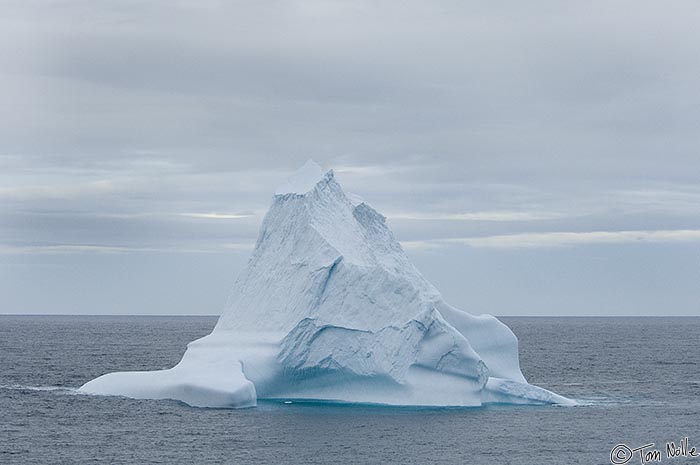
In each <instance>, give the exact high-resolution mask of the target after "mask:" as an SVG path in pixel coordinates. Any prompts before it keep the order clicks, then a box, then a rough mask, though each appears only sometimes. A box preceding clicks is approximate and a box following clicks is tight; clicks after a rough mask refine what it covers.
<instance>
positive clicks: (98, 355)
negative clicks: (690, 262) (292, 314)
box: [0, 315, 700, 465]
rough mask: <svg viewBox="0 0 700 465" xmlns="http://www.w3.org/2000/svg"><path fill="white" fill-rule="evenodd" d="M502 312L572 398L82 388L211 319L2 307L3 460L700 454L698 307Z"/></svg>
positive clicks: (531, 361) (165, 353)
mask: <svg viewBox="0 0 700 465" xmlns="http://www.w3.org/2000/svg"><path fill="white" fill-rule="evenodd" d="M501 320H502V321H504V322H505V323H506V324H507V325H508V326H510V328H511V329H512V330H513V332H514V333H515V334H516V335H517V336H518V338H519V340H520V363H521V367H522V371H523V373H524V374H525V377H526V378H527V379H528V381H530V382H531V383H532V384H536V385H538V386H542V387H545V388H547V389H550V390H553V391H555V392H557V393H559V394H562V395H564V396H567V397H570V398H574V399H577V400H579V405H578V406H576V407H561V406H501V405H499V406H487V407H478V408H415V407H400V408H397V407H381V406H370V405H338V404H323V403H312V402H309V403H303V402H302V403H300V402H293V403H291V404H287V403H284V402H265V401H261V402H259V405H258V407H256V408H248V409H239V410H232V409H205V408H193V407H189V406H187V405H184V404H182V403H179V402H176V401H167V400H161V401H154V400H133V399H126V398H121V397H101V396H92V395H85V394H78V393H77V392H76V388H78V387H79V386H81V385H82V384H83V383H85V382H87V381H89V380H91V379H93V378H95V377H97V376H99V375H101V374H104V373H108V372H112V371H123V370H157V369H162V368H169V367H171V366H173V365H174V364H176V363H177V362H178V361H179V360H180V358H181V356H182V354H183V353H184V351H185V348H186V344H187V343H188V342H190V341H192V340H194V339H196V338H198V337H201V336H204V335H206V334H208V333H209V332H210V331H211V330H212V328H213V327H214V324H215V323H216V318H215V317H172V316H168V317H151V316H16V315H0V464H44V463H47V464H156V463H158V464H324V465H327V464H338V465H349V464H382V465H386V464H421V465H422V464H518V465H520V464H536V465H547V464H556V465H568V464H587V465H590V464H610V463H617V464H621V463H667V464H685V463H690V464H695V463H696V464H698V465H700V457H690V455H691V454H690V452H691V449H692V447H697V450H698V451H700V318H671V317H669V318H666V317H660V318H597V317H596V318H593V317H591V318H549V317H542V318H539V317H527V318H525V317H517V318H501ZM685 438H687V440H686V439H685ZM669 443H672V445H670V447H671V448H672V450H674V451H678V452H679V454H680V453H681V452H683V451H682V450H681V449H683V447H685V446H683V447H681V444H683V445H685V444H687V447H685V449H684V450H685V453H686V455H685V456H683V455H678V456H674V457H668V455H667V444H669ZM640 447H643V448H642V449H638V448H640ZM654 451H658V454H656V452H654ZM650 453H651V454H650ZM611 454H612V455H611ZM648 459H651V460H648ZM657 459H658V460H657Z"/></svg>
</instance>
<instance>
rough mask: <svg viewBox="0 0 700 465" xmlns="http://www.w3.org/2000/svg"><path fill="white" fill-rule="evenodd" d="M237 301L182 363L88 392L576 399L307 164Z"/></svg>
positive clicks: (433, 401)
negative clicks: (552, 385)
mask: <svg viewBox="0 0 700 465" xmlns="http://www.w3.org/2000/svg"><path fill="white" fill-rule="evenodd" d="M231 296H232V297H231V299H230V301H229V303H228V305H227V308H226V309H225V311H224V312H223V314H222V315H221V317H220V318H219V320H218V322H217V324H216V326H215V327H214V329H213V331H212V333H211V334H209V335H208V336H205V337H203V338H201V339H198V340H196V341H194V342H191V343H190V344H188V346H187V350H186V352H185V354H184V356H183V358H182V360H181V361H180V363H178V364H177V365H176V366H175V367H173V368H171V369H168V370H160V371H149V372H122V373H109V374H106V375H103V376H100V377H99V378H97V379H94V380H92V381H90V382H88V383H86V384H85V385H83V386H82V387H81V388H80V391H81V392H84V393H90V394H99V395H119V396H126V397H131V398H136V399H175V400H179V401H182V402H185V403H187V404H189V405H191V406H197V407H217V408H236V407H252V406H255V405H256V403H257V400H258V399H277V400H314V401H334V402H348V403H372V404H388V405H412V406H480V405H483V404H488V403H507V404H566V405H571V404H573V403H574V401H572V400H570V399H567V398H565V397H562V396H560V395H557V394H555V393H553V392H551V391H548V390H546V389H543V388H539V387H537V386H533V385H530V384H528V383H527V381H526V379H525V377H524V376H523V374H522V372H521V370H520V364H519V359H518V339H517V338H516V336H515V335H514V334H513V332H512V331H511V330H510V329H509V328H508V327H507V326H506V325H504V324H503V323H501V322H500V321H499V320H498V319H496V318H495V317H493V316H490V315H480V316H474V315H470V314H469V313H466V312H464V311H461V310H458V309H456V308H454V307H452V306H450V305H449V304H447V303H446V302H445V301H444V299H443V298H442V296H441V295H440V293H439V292H438V290H437V289H436V288H435V287H434V286H433V285H432V284H430V283H429V282H428V281H427V280H426V279H425V278H423V276H422V275H421V274H420V272H419V271H418V270H417V269H416V268H415V267H414V266H413V265H412V264H411V262H410V261H409V259H408V257H407V256H406V254H405V253H404V251H403V250H402V248H401V245H400V244H399V242H398V241H397V240H396V238H395V237H394V234H393V233H392V232H391V230H390V229H389V227H388V226H387V224H386V219H385V217H384V216H382V215H381V214H379V213H378V212H377V211H376V210H374V209H373V208H372V207H370V206H369V205H368V204H367V203H366V202H364V201H363V200H362V199H361V198H359V197H357V196H352V195H346V194H345V192H344V191H343V189H342V188H341V186H340V185H339V184H338V182H337V181H336V179H335V177H334V175H333V171H332V170H330V171H328V172H326V173H324V172H323V170H322V169H321V168H320V167H319V166H318V165H317V164H316V163H314V162H313V161H311V160H310V161H308V162H307V163H306V164H305V165H304V166H303V167H302V168H301V169H300V170H299V171H298V172H297V173H296V174H294V175H293V176H291V177H290V178H289V180H288V181H287V182H286V183H284V184H283V185H282V186H280V187H279V188H278V189H277V190H276V194H275V196H274V198H273V202H272V206H271V207H270V209H269V211H268V213H267V215H266V216H265V218H264V220H263V222H262V226H261V228H260V232H259V236H258V239H257V242H256V244H255V249H254V251H253V253H252V256H251V258H250V260H249V262H248V264H247V266H246V267H245V269H244V270H243V271H242V272H241V274H240V275H239V276H238V278H237V280H236V282H235V284H234V287H233V292H232V294H231Z"/></svg>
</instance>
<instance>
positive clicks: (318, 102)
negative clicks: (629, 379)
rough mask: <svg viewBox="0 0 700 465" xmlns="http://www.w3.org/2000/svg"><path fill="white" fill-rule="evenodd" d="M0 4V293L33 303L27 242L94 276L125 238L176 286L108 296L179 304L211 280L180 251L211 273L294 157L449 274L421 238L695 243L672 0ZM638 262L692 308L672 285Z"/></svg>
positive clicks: (695, 10) (32, 251) (679, 18)
mask: <svg viewBox="0 0 700 465" xmlns="http://www.w3.org/2000/svg"><path fill="white" fill-rule="evenodd" d="M0 10H1V12H2V14H1V15H0V101H1V102H2V105H0V273H2V274H3V276H2V278H3V281H4V282H5V285H4V286H5V287H0V292H2V293H3V295H6V296H8V298H7V299H6V300H7V302H8V306H9V307H10V308H11V310H3V309H0V311H23V309H24V308H25V307H27V310H28V311H29V310H31V311H41V308H40V307H41V306H42V305H43V304H42V303H41V302H39V301H36V302H34V303H31V304H30V303H28V302H33V301H32V299H33V297H32V296H33V295H34V294H36V293H37V286H38V284H36V282H38V281H42V280H44V281H43V282H45V283H46V282H51V283H53V284H54V285H56V286H58V282H59V278H57V277H55V274H54V275H52V274H50V273H49V272H48V271H46V270H48V269H49V268H47V267H43V268H42V266H44V265H47V264H52V265H51V266H54V265H55V266H58V265H56V263H60V267H61V269H64V270H69V269H78V268H80V269H82V267H92V268H91V269H92V270H93V271H94V273H93V275H95V276H97V275H99V274H100V273H99V271H100V270H102V271H104V270H108V269H112V268H111V267H112V266H113V265H114V263H116V262H118V261H120V260H124V259H125V256H129V257H130V258H129V260H133V263H132V264H133V266H134V268H135V269H143V270H146V269H150V268H148V267H147V266H145V265H144V264H145V263H146V261H147V260H152V263H156V262H158V263H161V261H168V260H170V259H166V258H164V257H160V258H153V257H154V256H155V255H173V256H178V255H182V257H181V258H179V259H178V258H172V260H175V262H173V263H180V264H181V265H174V264H173V263H171V262H169V261H168V262H167V263H168V264H167V266H166V265H163V266H164V268H163V269H160V270H159V272H156V271H155V270H154V271H153V273H154V275H155V276H160V274H159V273H162V275H163V276H169V275H172V277H173V279H175V277H174V276H175V274H176V272H175V271H174V270H175V269H182V270H192V271H183V272H182V273H184V274H182V275H181V277H182V280H183V282H187V278H185V276H189V279H191V280H192V283H191V285H189V286H188V285H184V284H183V285H181V286H180V288H181V289H183V290H182V292H185V293H187V295H189V296H190V300H188V299H187V298H186V297H183V296H180V298H179V299H176V300H174V301H173V302H170V301H168V302H167V303H166V302H164V301H161V300H159V299H161V298H163V297H160V296H162V295H164V294H165V292H164V289H162V288H157V286H158V284H157V283H158V282H160V281H158V279H159V278H158V279H155V284H154V286H156V287H155V288H154V290H153V292H152V293H150V292H149V291H140V292H142V293H143V295H142V299H143V301H144V302H150V303H149V304H144V307H142V308H138V309H134V310H133V311H135V312H149V311H153V310H151V309H152V308H154V307H158V308H162V309H168V308H169V309H171V310H170V311H175V312H192V311H200V310H199V309H192V310H186V309H185V308H184V307H183V306H178V305H185V304H179V303H178V302H188V303H187V305H189V306H192V307H194V306H195V305H197V302H199V301H198V300H197V295H198V293H205V294H208V295H212V296H213V295H215V294H216V292H214V290H213V289H212V288H211V287H207V286H210V285H213V284H207V282H205V281H197V279H198V278H197V277H195V276H194V273H195V271H194V270H206V266H207V265H206V264H207V263H209V264H211V266H212V269H216V270H222V269H226V268H225V267H224V266H223V265H222V263H224V262H223V261H221V260H225V259H219V258H216V259H215V258H214V257H213V256H216V255H217V254H219V253H221V254H224V255H223V257H229V259H230V260H231V265H230V271H229V273H230V275H231V276H232V277H233V276H235V272H236V270H237V269H238V268H237V267H239V265H240V264H241V263H242V262H241V261H239V258H240V257H244V256H245V253H246V250H247V249H248V248H249V244H251V243H253V242H254V240H255V236H256V231H257V228H258V226H259V224H260V222H261V220H262V215H263V214H264V212H265V211H266V209H267V206H268V205H269V200H270V196H271V194H272V192H274V188H275V186H276V185H278V184H280V183H281V182H282V181H283V180H284V178H285V176H286V175H287V174H288V173H289V172H290V170H293V169H295V168H296V167H298V166H300V165H301V164H302V163H303V162H304V161H305V160H306V159H307V158H309V157H312V158H314V159H316V160H317V161H318V162H319V163H321V164H322V165H323V166H324V167H327V168H335V169H336V172H337V176H338V178H339V179H340V181H341V183H342V184H343V186H344V187H345V188H346V189H347V190H349V191H351V192H354V193H357V194H360V195H361V196H362V197H363V198H365V199H367V200H368V201H369V203H371V204H372V205H373V206H375V207H376V208H377V209H378V210H380V211H382V212H384V213H385V214H386V215H387V217H388V221H389V222H390V224H391V226H392V228H393V229H394V230H395V232H396V234H397V236H398V238H399V239H400V240H401V241H402V242H403V243H404V244H405V245H406V247H407V248H408V249H409V250H411V253H415V254H417V255H416V259H419V260H421V263H422V268H423V271H424V272H425V273H426V275H429V276H431V275H434V276H438V277H439V276H441V275H442V273H443V272H444V270H443V268H442V267H444V266H448V268H449V267H454V268H453V269H449V270H448V271H451V272H453V273H454V274H460V273H461V272H462V269H461V266H459V264H457V263H454V262H449V263H450V264H449V265H445V264H444V263H445V259H444V255H443V252H445V251H449V252H450V253H453V254H457V256H460V257H462V260H463V261H464V262H467V263H468V262H470V257H472V254H474V253H476V252H475V250H476V249H479V250H480V251H481V252H484V253H486V252H488V253H492V254H498V256H499V257H500V258H499V260H503V259H504V258H503V255H502V254H503V253H506V252H507V251H510V252H508V253H511V254H512V255H511V259H512V260H518V257H519V254H521V253H522V252H521V249H525V248H527V249H537V250H540V251H541V252H542V253H543V254H555V255H556V256H557V257H558V260H559V262H557V263H565V262H567V260H568V258H570V257H571V256H573V255H575V254H578V253H579V249H585V250H588V251H590V253H592V254H600V253H602V249H601V247H602V248H606V249H609V248H610V247H609V246H612V247H617V248H626V250H632V249H634V251H635V252H634V253H635V255H634V257H641V256H644V257H647V258H648V259H649V260H651V258H650V257H651V256H654V257H656V255H655V254H656V253H657V251H658V250H668V251H669V254H670V250H671V249H673V250H676V249H677V248H678V247H682V248H684V250H685V251H686V254H685V256H688V257H698V254H699V252H698V248H697V247H698V239H697V231H699V230H700V183H699V178H698V173H700V156H698V154H699V153H700V94H698V92H697V83H698V82H700V60H698V59H697V46H696V44H697V43H698V42H699V41H700V32H698V28H697V24H698V23H700V6H699V5H698V3H697V2H694V1H690V0H688V1H680V2H674V3H673V4H671V5H669V4H660V3H653V2H641V3H640V2H633V1H631V0H630V1H621V2H609V1H602V0H601V1H593V2H577V3H567V4H563V3H562V2H554V1H535V2H528V3H527V4H525V3H523V2H514V1H513V2H504V3H499V4H497V5H496V4H483V3H479V2H470V1H467V2H457V1H449V0H445V1H442V0H441V1H438V2H429V3H426V2H418V1H412V0H409V1H407V2H400V3H398V2H375V1H364V0H360V1H333V0H332V1H313V0H312V1H309V0H303V1H301V0H300V1H296V0H295V1H286V2H281V1H277V0H262V1H257V2H248V1H232V2H223V1H218V0H202V1H198V2H185V1H154V2H136V1H133V2H132V1H123V2H118V3H105V2H94V1H89V0H61V1H58V0H56V1H48V2H46V1H35V0H22V1H19V0H16V1H15V0H11V1H7V2H3V5H2V7H0ZM464 245H467V246H469V247H464ZM637 246H642V247H641V248H639V247H637ZM574 249H576V250H574ZM616 250H617V249H616ZM594 251H595V252H594ZM479 253H480V252H479ZM199 255H201V260H202V261H201V262H200V264H199V265H197V266H193V265H192V263H193V262H192V260H194V258H193V257H196V256H199ZM671 255H673V254H671ZM239 256H240V257H239ZM673 256H674V257H677V258H676V259H677V260H681V258H679V257H682V254H681V255H673ZM37 257H43V258H41V260H44V261H42V262H41V263H42V264H43V265H41V266H39V265H38V263H39V262H37V260H39V259H40V258H37ZM49 258H51V260H54V261H47V260H49ZM178 260H179V261H178ZM240 260H243V258H240ZM632 262H634V260H633V259H631V258H629V257H628V263H629V265H628V266H627V267H625V266H621V267H620V268H619V276H617V277H616V278H615V279H618V280H620V282H621V283H624V282H627V281H626V280H628V281H629V280H634V279H636V280H637V285H638V287H643V286H646V287H647V288H648V287H649V286H653V285H654V284H653V283H651V280H652V278H651V275H650V276H648V277H647V278H644V279H642V278H639V277H637V278H633V277H632V275H631V274H629V273H627V272H628V271H629V270H630V269H631V268H632V267H633V265H632ZM185 263H187V266H185ZM483 263H487V262H483ZM483 263H482V266H487V267H488V265H483ZM504 263H505V262H504ZM664 263H665V265H664V266H666V267H667V270H668V272H669V273H671V274H674V273H680V272H681V271H674V266H675V268H677V269H678V270H681V269H683V270H685V271H684V272H685V273H686V275H687V273H688V270H687V269H686V268H684V267H683V266H681V265H680V263H675V265H674V263H670V262H669V263H666V262H664ZM511 265H513V263H511ZM555 265H556V264H552V263H550V264H549V265H548V266H550V267H552V269H555V268H556V266H555ZM504 266H506V265H504ZM533 266H535V265H533ZM578 266H587V265H585V263H583V262H581V264H580V265H578ZM178 267H179V268H178ZM20 269H21V270H25V271H22V272H20V271H19V270H20ZM26 270H30V271H26ZM42 270H44V271H42ZM44 272H46V274H42V273H44ZM187 273H190V274H189V275H188V274H187ZM202 273H205V274H206V271H202ZM52 276H54V277H52ZM66 276H68V275H66ZM105 276H107V275H105ZM114 276H115V277H114V279H118V278H117V277H118V276H121V275H119V274H118V273H117V274H116V275H114ZM83 278H84V279H87V280H90V279H91V278H90V274H89V273H88V274H87V275H86V276H85V277H83ZM51 279H54V281H51ZM66 279H67V278H66ZM120 279H127V278H124V277H123V276H122V278H120ZM143 279H153V276H151V275H149V276H143ZM231 279H232V278H231ZM438 279H440V278H438ZM494 279H496V277H494ZM499 279H500V278H499ZM503 279H504V280H506V281H504V282H503V283H502V284H503V286H504V287H508V286H509V285H514V283H513V282H512V279H513V278H507V279H511V281H507V279H506V277H503ZM645 279H647V281H645ZM443 281H444V280H443ZM657 281H658V280H657ZM163 282H167V280H164V281H163ZM678 282H684V281H683V280H682V279H679V280H678ZM61 283H62V285H63V286H69V287H70V286H71V285H72V284H71V282H69V281H65V282H64V281H61ZM630 283H632V281H630ZM92 285H94V286H96V287H99V286H100V285H102V284H101V283H97V282H92ZM123 285H124V286H125V289H126V288H129V286H133V283H132V284H127V282H126V281H124V282H123ZM163 285H164V284H163ZM630 285H631V284H630ZM657 285H659V286H662V288H659V292H662V291H663V292H666V293H668V294H669V295H679V296H680V295H685V296H686V297H685V298H681V297H679V298H678V305H679V306H680V307H682V309H683V311H684V312H686V313H687V312H698V311H700V308H699V307H698V306H697V305H694V304H692V302H693V301H694V299H693V294H692V293H693V290H692V289H691V288H690V287H689V288H683V289H676V288H674V287H673V286H670V285H665V284H658V283H657ZM115 286H116V287H119V286H117V285H116V284H115ZM663 286H666V287H663ZM462 287H464V284H463V283H462V284H459V283H455V282H452V281H450V280H447V281H446V284H445V286H442V287H441V288H442V289H443V291H445V293H446V294H449V293H450V292H453V291H454V289H457V290H459V289H461V288H462ZM482 289H483V286H482ZM571 289H572V292H574V290H576V289H578V291H576V292H579V294H578V297H579V298H581V299H585V298H586V296H587V295H588V294H587V293H588V292H589V290H588V289H587V288H585V286H581V287H576V286H575V285H574V283H571ZM475 291H476V292H482V291H479V290H478V289H475ZM115 292H116V291H115ZM543 292H544V291H543ZM611 292H612V291H611ZM95 295H96V296H97V294H95ZM455 295H456V296H457V297H456V298H457V299H462V300H464V302H455V303H457V304H461V305H463V306H465V307H468V306H469V299H470V297H469V296H468V295H463V294H460V293H459V292H457V293H456V294H455ZM696 297H698V299H697V300H700V296H698V295H696ZM96 298H97V297H96ZM669 298H671V297H669ZM212 299H214V297H212ZM640 299H641V298H640ZM640 299H637V300H636V301H634V299H632V300H633V301H632V302H630V303H628V304H625V306H626V307H625V308H638V307H639V305H638V301H639V300H640ZM55 302H56V305H58V306H59V307H60V308H61V309H63V310H64V311H91V310H90V309H94V308H96V302H94V301H86V302H85V303H83V304H81V305H79V306H78V307H74V306H73V305H72V304H71V302H70V301H69V300H66V301H62V300H60V299H58V300H55ZM689 302H691V303H689ZM213 304H214V301H213V300H212V301H209V302H207V303H206V304H202V307H207V306H208V307H209V308H208V309H204V310H202V311H205V312H211V311H212V307H214V308H218V307H216V306H215V305H213ZM502 304H503V305H505V304H507V302H505V303H502ZM635 306H636V307H635ZM29 307H30V308H29ZM175 307H177V308H175ZM12 309H16V310H12ZM609 310H610V311H611V312H615V311H620V310H619V309H617V310H616V308H615V305H613V304H610V306H609ZM92 311H98V310H92ZM491 311H493V312H494V313H498V312H499V309H498V308H495V309H492V310H491ZM548 311H550V312H551V313H557V312H559V311H562V310H560V309H558V308H555V307H554V306H553V305H552V307H551V308H549V310H548ZM649 311H652V310H649ZM523 312H524V313H527V309H525V310H524V311H523ZM564 312H565V313H566V311H564Z"/></svg>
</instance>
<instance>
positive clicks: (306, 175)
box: [275, 159, 323, 195]
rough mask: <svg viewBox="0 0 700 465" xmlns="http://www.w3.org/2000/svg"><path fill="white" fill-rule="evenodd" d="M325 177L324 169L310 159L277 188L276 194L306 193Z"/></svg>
mask: <svg viewBox="0 0 700 465" xmlns="http://www.w3.org/2000/svg"><path fill="white" fill-rule="evenodd" d="M322 178H323V169H321V167H320V166H319V165H318V163H316V162H315V161H313V160H312V159H308V160H307V161H306V163H304V166H302V167H301V168H299V169H298V170H297V171H296V172H295V173H294V174H292V175H291V176H289V177H288V178H287V180H286V181H285V182H284V183H282V185H280V186H279V187H278V188H277V190H275V195H285V194H305V193H307V192H309V191H310V190H311V189H313V188H314V186H315V185H316V184H318V182H319V181H320V180H321V179H322Z"/></svg>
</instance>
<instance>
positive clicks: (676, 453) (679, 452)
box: [610, 437, 700, 465]
mask: <svg viewBox="0 0 700 465" xmlns="http://www.w3.org/2000/svg"><path fill="white" fill-rule="evenodd" d="M637 452H639V460H640V463H642V465H644V464H645V463H649V462H661V458H662V455H661V451H660V450H659V449H655V448H654V444H653V443H651V444H645V445H643V446H639V447H635V448H634V449H633V448H631V447H629V446H628V445H627V444H618V445H616V446H615V447H613V449H612V451H610V462H611V463H613V464H614V465H622V464H624V463H627V462H629V461H630V460H632V458H633V457H634V455H635V454H636V453H637ZM678 457H684V458H697V457H700V451H698V450H697V448H696V447H691V446H690V444H689V441H688V438H687V437H685V438H683V439H681V440H680V442H679V443H678V445H676V443H675V442H667V443H666V458H668V459H673V458H678Z"/></svg>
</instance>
